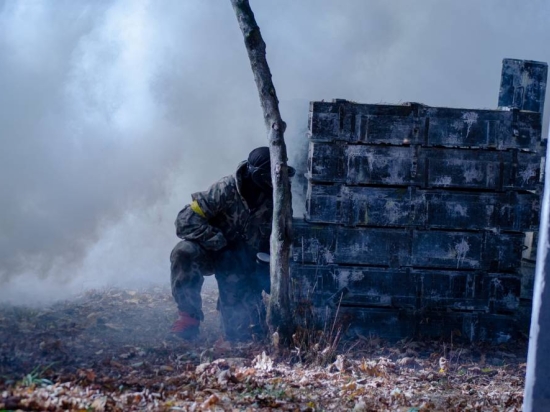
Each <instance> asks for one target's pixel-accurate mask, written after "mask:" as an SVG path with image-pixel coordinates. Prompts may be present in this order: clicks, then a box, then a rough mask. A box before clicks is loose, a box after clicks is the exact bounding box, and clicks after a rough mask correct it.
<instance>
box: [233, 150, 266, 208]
mask: <svg viewBox="0 0 550 412" xmlns="http://www.w3.org/2000/svg"><path fill="white" fill-rule="evenodd" d="M272 193H273V190H272V189H271V161H270V158H269V148H268V147H258V148H257V149H254V150H252V152H250V155H249V156H248V160H247V169H246V173H245V174H244V176H243V180H242V187H241V194H242V195H243V197H244V199H245V200H246V203H248V206H249V207H250V208H252V209H254V208H256V207H257V206H258V205H259V204H260V203H261V201H262V199H264V198H265V196H269V197H271V196H273V194H272ZM262 194H263V195H264V196H262Z"/></svg>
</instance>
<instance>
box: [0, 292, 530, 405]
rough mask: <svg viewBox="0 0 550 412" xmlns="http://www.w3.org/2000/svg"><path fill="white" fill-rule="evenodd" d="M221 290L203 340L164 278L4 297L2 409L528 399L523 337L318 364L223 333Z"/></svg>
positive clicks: (369, 349)
mask: <svg viewBox="0 0 550 412" xmlns="http://www.w3.org/2000/svg"><path fill="white" fill-rule="evenodd" d="M215 300H216V297H215V294H214V293H212V292H210V293H207V294H205V295H204V301H205V312H206V321H205V322H204V323H203V325H202V326H201V333H202V335H201V337H202V338H201V340H199V341H198V342H196V343H194V344H189V343H185V342H183V341H179V340H176V339H173V338H171V337H170V336H169V335H168V334H167V331H168V329H169V327H170V324H171V322H172V321H173V319H174V318H175V313H176V310H175V307H174V304H173V303H172V299H171V296H170V293H169V291H167V290H164V289H157V290H153V291H148V292H138V291H120V290H114V291H103V292H89V293H87V294H85V295H83V296H81V297H80V298H78V299H76V300H74V301H71V302H65V303H63V304H57V305H53V306H51V307H49V308H44V309H41V310H35V309H24V308H13V307H4V308H1V309H0V335H1V336H2V341H1V342H0V410H17V409H19V410H37V411H38V410H40V411H42V410H45V411H62V410H74V411H233V410H245V411H246V410H250V411H256V410H272V409H274V410H282V411H285V410H288V411H316V410H335V411H341V410H354V411H386V410H388V411H408V412H414V411H432V410H433V411H435V410H441V411H493V410H494V411H502V410H504V411H520V410H521V402H522V392H523V383H524V375H525V363H523V362H525V355H526V346H525V344H524V343H523V344H517V345H516V346H515V347H512V346H510V345H509V346H507V347H506V346H499V347H490V346H479V345H477V346H476V345H466V346H457V345H454V346H451V345H449V344H448V343H447V344H445V343H437V342H408V341H406V342H398V343H396V344H392V345H390V344H387V343H385V342H383V341H382V340H380V339H375V338H369V339H365V338H363V339H362V340H360V341H359V342H358V341H355V342H347V343H345V342H344V343H341V345H340V347H339V348H338V350H336V351H334V352H335V353H334V356H332V357H331V358H330V359H324V361H325V362H324V364H321V363H319V362H307V359H313V358H315V359H317V360H318V359H319V357H318V356H313V357H310V358H308V356H305V354H304V351H307V350H308V348H307V347H301V348H299V350H293V351H289V352H288V354H285V353H284V351H281V350H277V351H275V350H273V349H272V346H269V345H267V344H262V343H259V342H256V343H247V344H235V343H230V342H227V341H225V340H223V339H221V338H220V336H221V332H220V330H219V328H218V322H219V321H218V315H217V312H216V311H215V309H214V308H215ZM312 336H313V335H312ZM308 345H311V350H312V351H317V352H319V353H321V352H322V350H323V348H322V347H315V348H314V346H315V345H316V342H310V343H308ZM317 346H319V345H317ZM297 349H298V348H297ZM298 352H300V353H301V356H297V355H296V353H298ZM317 352H315V353H317ZM302 355H304V356H302ZM304 360H306V361H304Z"/></svg>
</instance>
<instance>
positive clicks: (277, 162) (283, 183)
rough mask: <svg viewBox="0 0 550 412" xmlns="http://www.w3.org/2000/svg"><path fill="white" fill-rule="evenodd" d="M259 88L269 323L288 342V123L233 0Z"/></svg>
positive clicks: (239, 4) (243, 10) (252, 27)
mask: <svg viewBox="0 0 550 412" xmlns="http://www.w3.org/2000/svg"><path fill="white" fill-rule="evenodd" d="M231 4H232V5H233V9H234V10H235V14H236V16H237V20H238V22H239V26H240V28H241V31H242V33H243V36H244V44H245V46H246V50H247V52H248V57H249V59H250V66H251V67H252V72H253V74H254V80H255V81H256V86H257V87H258V93H259V95H260V103H261V105H262V109H263V114H264V121H265V126H266V129H267V132H268V140H269V149H270V153H271V154H270V155H271V176H272V182H273V203H274V207H273V225H272V232H271V262H270V273H271V297H270V301H269V306H268V310H267V323H268V325H269V327H270V328H271V330H272V332H275V331H278V333H279V337H280V338H281V339H282V341H283V342H284V341H286V342H289V341H290V338H291V335H292V333H293V331H294V322H293V318H292V313H291V310H290V294H289V287H290V274H289V261H290V243H291V241H292V235H291V231H292V201H291V194H290V183H289V179H288V166H287V153H286V145H285V140H284V132H285V129H286V124H285V122H283V119H282V118H281V114H280V112H279V100H278V99H277V93H276V92H275V86H274V85H273V81H272V79H271V71H270V70H269V65H268V64H267V60H266V53H265V42H264V41H263V39H262V35H261V33H260V28H259V27H258V25H257V23H256V19H255V18H254V13H253V12H252V9H251V8H250V4H249V2H248V0H231Z"/></svg>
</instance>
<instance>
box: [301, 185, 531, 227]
mask: <svg viewBox="0 0 550 412" xmlns="http://www.w3.org/2000/svg"><path fill="white" fill-rule="evenodd" d="M539 197H540V196H539V195H538V194H534V193H530V192H525V193H518V192H507V193H496V192H464V191H441V190H423V189H416V188H415V187H410V186H409V187H398V188H396V187H365V186H346V185H343V184H331V185H318V184H312V183H310V184H309V185H308V191H307V196H306V198H307V200H306V220H307V221H308V222H312V223H332V224H343V225H346V226H382V227H408V226H418V227H424V228H442V229H454V228H461V229H464V230H467V229H471V230H482V229H487V230H495V229H496V230H508V231H525V230H529V229H533V228H536V227H538V221H539V212H540V202H539V200H540V199H539Z"/></svg>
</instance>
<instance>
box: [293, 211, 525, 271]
mask: <svg viewBox="0 0 550 412" xmlns="http://www.w3.org/2000/svg"><path fill="white" fill-rule="evenodd" d="M524 237H525V235H524V234H523V233H500V234H497V233H493V232H488V231H485V232H467V231H438V230H426V231H425V230H416V229H415V230H409V229H391V228H350V227H344V226H337V225H312V224H308V223H306V222H303V221H299V220H296V221H295V222H294V235H293V244H292V258H293V261H294V262H297V263H308V264H309V263H313V264H320V265H323V264H349V265H369V266H381V267H394V268H395V267H417V268H418V267H423V268H428V267H431V268H448V269H470V270H471V269H477V270H493V271H503V272H514V271H516V270H517V269H518V268H519V266H520V264H521V253H522V250H523V240H524Z"/></svg>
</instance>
